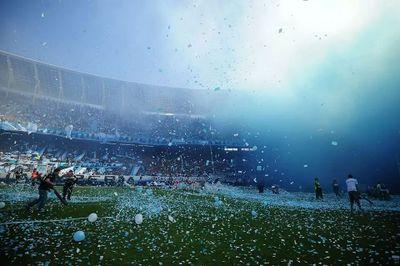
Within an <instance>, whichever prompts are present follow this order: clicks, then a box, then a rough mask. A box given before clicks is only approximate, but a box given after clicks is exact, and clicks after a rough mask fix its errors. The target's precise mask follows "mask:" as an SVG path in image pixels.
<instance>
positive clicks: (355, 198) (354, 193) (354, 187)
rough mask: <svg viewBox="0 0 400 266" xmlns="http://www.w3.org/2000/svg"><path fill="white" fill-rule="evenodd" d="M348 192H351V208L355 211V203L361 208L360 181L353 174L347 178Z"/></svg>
mask: <svg viewBox="0 0 400 266" xmlns="http://www.w3.org/2000/svg"><path fill="white" fill-rule="evenodd" d="M346 186H347V192H348V193H349V200H350V209H351V213H353V209H354V203H356V204H357V206H358V208H359V209H360V210H362V209H361V204H360V196H359V193H358V181H357V179H355V178H354V177H353V176H352V175H348V176H347V179H346Z"/></svg>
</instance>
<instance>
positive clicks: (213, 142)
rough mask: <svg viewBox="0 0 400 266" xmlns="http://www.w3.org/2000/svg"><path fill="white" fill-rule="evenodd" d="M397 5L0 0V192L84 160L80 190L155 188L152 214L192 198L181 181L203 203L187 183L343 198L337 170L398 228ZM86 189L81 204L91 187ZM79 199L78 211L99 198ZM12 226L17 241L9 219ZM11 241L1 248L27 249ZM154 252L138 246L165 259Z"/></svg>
mask: <svg viewBox="0 0 400 266" xmlns="http://www.w3.org/2000/svg"><path fill="white" fill-rule="evenodd" d="M399 10H400V2H399V1H395V0H386V1H372V0H365V1H361V0H360V1H344V0H343V1H342V0H339V1H314V0H303V1H275V0H268V1H206V0H204V1H173V0H167V1H126V0H121V1H94V0H93V1H89V0H88V1H79V2H75V1H62V0H59V1H47V0H41V1H29V2H28V1H21V0H16V1H1V2H0V133H1V134H0V163H1V165H0V179H1V180H4V182H5V183H4V186H5V187H4V188H3V189H4V190H3V191H4V195H3V196H1V197H0V200H1V201H4V202H6V204H7V205H6V206H10V207H9V208H11V209H12V208H13V207H12V204H14V203H15V204H17V205H18V204H21V202H22V200H21V199H25V198H27V197H28V196H26V195H30V194H29V193H31V194H32V191H31V190H29V189H31V188H29V189H27V188H26V186H25V182H22V181H21V182H19V180H23V179H24V178H22V177H23V176H26V180H28V179H29V178H28V176H30V175H31V173H32V171H33V169H37V170H38V172H40V173H41V174H42V175H43V176H47V175H49V174H51V173H54V170H55V169H57V168H60V169H61V174H60V176H62V177H63V179H62V180H57V182H55V183H54V184H56V185H63V186H64V187H65V186H66V184H67V186H68V182H69V181H68V180H69V177H70V176H68V173H69V172H68V171H70V170H71V171H72V175H73V176H75V177H76V180H75V183H71V184H72V185H71V186H70V187H71V192H72V187H74V186H75V184H76V185H77V188H78V190H77V191H78V192H77V193H78V196H79V197H84V193H86V191H88V192H87V193H88V195H89V196H90V197H92V199H89V200H93V202H102V201H103V200H104V201H105V202H112V204H111V205H112V206H113V208H114V207H115V206H117V207H116V208H120V209H122V210H124V211H120V212H119V213H118V217H120V215H121V217H122V216H123V217H124V219H126V220H129V219H131V218H132V217H131V216H130V215H131V214H132V213H131V212H132V210H135V212H136V211H137V210H138V208H139V207H140V206H139V205H137V202H136V201H135V200H133V199H135V197H138V199H140V200H142V201H143V202H146V204H147V205H146V204H145V207H143V208H144V209H145V210H144V211H143V215H144V219H145V220H146V218H148V217H147V216H146V215H148V216H149V217H152V215H154V213H156V214H157V215H162V214H165V213H163V210H164V211H165V210H166V209H169V211H170V210H171V209H172V210H173V207H176V206H175V205H174V204H177V205H179V203H178V202H175V203H171V202H170V201H168V200H166V198H168V197H169V196H170V195H175V194H169V193H177V195H179V196H177V197H178V198H179V197H181V196H182V195H183V196H182V197H183V198H184V199H187V200H188V203H185V204H188V205H189V207H188V208H189V209H190V206H191V205H190V204H192V203H191V200H192V199H191V198H190V197H191V196H190V195H192V194H190V193H192V189H193V191H195V192H193V193H195V194H196V193H199V194H200V195H202V197H203V196H204V197H205V198H204V199H203V198H202V199H201V200H199V201H196V200H194V203H193V204H195V205H196V204H199V205H201V206H203V205H202V204H205V202H207V196H210V195H212V196H213V197H214V196H215V197H216V198H215V200H214V203H212V204H211V205H212V206H213V207H217V209H218V208H219V207H221V206H225V205H224V204H225V203H227V202H228V201H229V200H233V202H235V200H243V201H244V202H245V203H244V205H243V206H248V205H246V204H248V202H251V204H253V203H254V202H257V203H260V202H261V203H263V204H267V203H268V204H272V205H273V206H274V208H275V207H276V206H278V207H282V206H283V207H284V206H291V207H293V206H294V207H296V208H297V207H301V208H305V209H312V210H315V209H317V210H320V209H324V210H325V209H329V210H331V209H335V210H337V209H339V210H340V211H343V210H342V209H345V208H348V204H347V201H346V200H347V198H346V200H344V198H340V200H338V199H337V198H335V197H333V194H332V195H329V194H328V197H327V198H325V199H324V200H323V201H320V198H319V192H321V193H322V191H319V189H320V188H321V189H322V190H323V191H324V194H325V193H328V192H331V190H332V186H333V184H334V183H335V182H333V180H336V181H337V182H338V184H339V186H340V189H341V190H345V188H347V190H348V189H349V187H348V184H347V183H346V178H347V177H348V175H352V176H354V177H355V178H356V179H357V180H358V183H359V184H360V185H359V186H357V189H356V190H357V192H359V193H360V195H364V194H365V195H368V197H367V196H365V197H364V196H360V199H363V197H364V198H365V199H377V200H378V202H375V205H374V206H372V205H371V206H372V207H371V206H369V209H368V208H367V209H368V210H370V211H371V212H373V213H374V212H375V213H374V215H377V216H379V212H388V213H389V214H387V215H386V216H385V215H383V216H384V217H385V219H387V220H385V222H386V225H388V226H389V227H390V228H391V231H390V233H392V234H394V235H396V238H398V235H399V226H398V221H399V217H398V211H399V208H400V200H399V198H398V196H396V195H395V196H393V195H391V196H392V197H389V195H390V194H396V193H399V192H400V119H399V114H400V89H399V86H400V77H399V75H398V69H399V68H400V63H399V62H400V49H399V48H398V43H399V41H400V27H398V26H397V25H400V11H399ZM314 178H318V179H314ZM14 181H15V182H14ZM14 183H16V186H15V187H16V188H17V190H18V191H17V192H18V193H17V192H16V190H15V189H16V188H14V186H13V184H14ZM20 183H24V185H21V184H20ZM33 183H34V182H33ZM33 183H32V186H33ZM97 186H102V188H97ZM104 186H105V187H107V189H108V187H110V188H109V189H110V190H102V189H104V188H103V187H104ZM133 186H135V187H136V189H134V191H133V192H132V191H128V188H129V189H132V187H133ZM142 186H143V188H144V189H145V191H151V192H149V194H146V193H147V192H144V193H143V191H142ZM88 187H89V188H88ZM114 187H120V188H117V190H115V191H116V192H114V190H113V189H115V188H114ZM137 187H140V191H137ZM149 187H154V191H155V192H154V193H155V194H153V190H151V189H150V188H149ZM264 187H265V188H267V189H268V193H270V192H272V193H273V194H274V196H272V197H271V195H268V194H267V195H266V194H263V193H266V192H264ZM0 189H1V188H0ZM118 189H121V190H118ZM171 189H176V190H177V191H179V192H175V190H173V191H174V192H171V191H170V190H171ZM386 189H387V193H386ZM42 190H43V189H42ZM253 190H254V191H253ZM381 190H382V191H383V192H382V191H381ZM39 191H40V187H39ZM66 191H67V190H66ZM110 191H112V192H110ZM182 191H183V192H182ZM188 191H189V192H188ZM199 191H200V192H199ZM279 191H283V192H284V194H283V195H282V194H281V195H276V197H275V193H276V192H279ZM350 191H351V190H349V191H348V192H350ZM389 191H390V193H389ZM310 192H315V193H316V198H317V199H316V200H314V196H312V197H310V196H309V195H311V194H310ZM16 193H17V194H16ZM21 193H22V194H21ZM79 193H80V194H79ZM91 193H93V194H91ZM113 193H117V195H122V196H121V198H119V196H115V197H113V196H112V195H114V194H113ZM118 193H120V194H118ZM130 193H133V194H130ZM179 193H183V194H179ZM187 193H189V194H190V195H189V194H187ZM256 193H257V194H256ZM285 193H286V194H285ZM290 193H293V194H290ZM382 193H383V194H382ZM254 194H256V195H254ZM350 194H351V193H350ZM350 194H349V197H350V201H352V196H351V195H350ZM16 195H18V197H17V196H16ZM20 195H24V196H20ZM46 195H47V192H46ZM110 195H111V196H110ZM144 195H145V196H144ZM188 195H189V196H188ZM196 195H197V194H196ZM103 196H104V198H103ZM131 196H132V197H131ZM192 196H193V195H192ZM279 196H280V197H279ZM41 197H42V196H41ZM46 197H47V196H46ZM65 197H66V196H65V195H64V200H65ZM79 197H78V198H75V199H74V197H72V200H71V201H70V202H71V203H70V204H75V203H77V204H78V203H79V202H81V201H82V202H84V199H83V198H79ZM107 197H111V198H112V199H111V201H110V199H109V198H107ZM146 197H147V198H146ZM151 197H156V201H154V202H157V203H154V204H155V205H157V206H155V205H154V204H153V203H151V201H152V199H153V198H151ZM163 197H165V198H163ZM187 197H189V198H187ZM220 197H221V198H223V197H225V198H223V201H221V199H220ZM116 198H117V199H116ZM228 198H229V200H227V199H228ZM389 198H390V199H391V201H390V202H384V201H382V202H381V200H383V199H385V200H388V199H389ZM153 200H154V199H153ZM157 200H159V201H157ZM225 200H226V202H225ZM335 200H338V201H337V202H336V201H335ZM0 203H1V202H0ZM114 203H115V204H114ZM353 203H354V202H353V201H352V205H351V206H353ZM43 204H44V203H43ZM79 204H80V203H79ZM107 204H108V203H107ZM232 204H233V205H234V203H232ZM0 205H1V204H0ZM228 205H229V204H227V206H228ZM40 206H41V205H40V204H39V209H42V208H41V207H40ZM50 206H54V205H50ZM172 206H173V207H172ZM240 206H241V205H240ZM42 207H43V206H42ZM186 207H187V206H186ZM264 207H265V206H264V205H262V207H260V208H261V209H257V211H255V212H256V215H254V213H251V215H252V217H253V218H254V219H255V218H257V217H258V214H259V213H263V210H264V209H262V208H264ZM65 208H70V207H65ZM82 208H83V209H82V210H80V211H79V213H78V212H77V213H74V215H72V216H71V217H75V216H76V217H77V218H79V217H80V218H82V217H81V216H82V214H84V215H86V212H87V209H86V208H90V206H89V207H87V206H86V205H85V206H84V207H82ZM96 208H98V207H95V210H94V211H95V212H97V213H102V211H101V210H100V209H96ZM163 208H164V209H163ZM176 208H178V209H179V211H178V210H177V212H178V213H179V212H180V215H181V214H182V213H181V212H182V211H183V209H184V208H183V207H182V206H180V207H176ZM245 208H247V207H240V208H239V209H240V210H239V209H235V210H233V209H232V210H229V211H232V212H233V213H234V212H236V211H237V212H239V213H240V212H241V211H242V210H243V209H245ZM257 208H258V207H257ZM102 210H103V209H102ZM112 210H114V209H112ZM224 210H225V209H224ZM274 210H275V209H274ZM53 211H54V210H53ZM103 211H104V212H103V213H102V215H103V217H105V216H107V217H108V216H110V215H109V214H107V213H108V212H111V213H113V212H112V211H110V210H105V209H104V210H103ZM185 211H186V210H185ZM218 211H220V209H218ZM276 211H277V212H278V213H280V209H279V208H278V209H276ZM351 211H352V212H353V209H351ZM67 212H68V210H67ZM204 212H205V213H208V210H207V211H206V210H205V209H204ZM271 212H272V211H271ZM60 213H62V212H60ZM60 213H58V212H57V211H55V212H54V213H50V216H52V215H56V216H57V215H61V216H62V214H60ZM121 213H122V214H121ZM113 214H114V213H113ZM13 215H15V216H13V217H14V218H15V219H14V218H13V219H14V220H18V221H19V220H21V219H25V218H26V217H25V216H23V215H22V216H21V214H20V213H18V212H17V213H15V214H13ZM141 215H142V214H141ZM157 215H156V216H157ZM168 215H172V216H173V211H172V214H171V213H168ZM187 215H192V214H190V213H189V214H187ZM211 215H214V213H212V214H211ZM224 215H228V214H227V213H224V214H223V215H222V219H224V218H223V217H224ZM229 215H230V214H229ZM280 215H281V213H280V214H279V215H277V216H275V217H279V216H280ZM293 215H297V214H293ZM327 215H328V216H329V215H332V214H331V213H328V214H327ZM346 215H347V214H346ZM50 216H49V217H50ZM57 217H58V216H57ZM96 217H97V216H96ZM127 217H128V218H127ZM129 217H130V218H129ZM304 217H305V218H304V219H308V217H309V216H308V214H306V215H305V216H304ZM343 217H347V216H342V218H343ZM0 218H1V219H2V220H1V222H2V223H3V224H5V225H6V224H7V223H14V222H15V221H11V220H7V219H6V217H5V216H4V217H3V216H0ZM3 218H4V219H3ZM80 218H79V219H80ZM136 218H137V217H136V216H135V221H136ZM142 218H143V217H142ZM225 218H226V216H225ZM104 219H105V218H104ZM107 219H108V218H107ZM168 219H169V221H171V219H170V218H169V216H168ZM173 219H174V218H173ZM334 219H339V218H337V217H336V218H334ZM363 219H366V218H365V217H362V218H360V221H358V222H362V220H363ZM28 220H29V219H28ZM44 220H46V219H44ZM139 220H140V219H139ZM200 220H201V219H200ZM278 220H279V219H278V218H276V221H278ZM339 220H340V219H339ZM339 220H338V221H339ZM196 221H197V220H196ZM197 222H198V221H197ZM139 224H140V223H139ZM261 224H262V223H261ZM1 226H3V225H1ZM152 226H154V224H152ZM197 226H199V224H197ZM221 226H222V225H221ZM237 226H244V225H243V224H242V223H241V222H237ZM257 226H258V225H257ZM257 226H256V227H257ZM321 226H322V227H323V226H324V225H321ZM85 228H86V227H85ZM221 228H223V226H222V227H221ZM272 228H276V227H272ZM0 229H1V228H0ZM258 229H259V230H261V231H262V229H261V228H258ZM258 229H257V230H258ZM270 229H271V228H269V229H268V230H270ZM32 230H33V229H32ZM121 230H122V229H121ZM124 230H125V229H124ZM193 230H194V232H196V230H197V229H196V227H195V226H194V227H193ZM268 230H267V231H268ZM150 231H151V230H150ZM0 232H2V230H0ZM6 232H8V235H7V236H8V238H7V239H8V240H9V242H7V243H8V244H7V245H5V247H6V248H5V250H11V248H12V247H13V239H14V238H13V236H14V235H13V234H12V233H10V232H11V231H10V230H8V231H6ZM152 232H153V231H152ZM36 233H37V232H36ZM364 236H365V235H362V237H364ZM74 238H75V237H74ZM382 238H383V235H379V236H378V235H377V237H376V239H375V240H377V239H378V240H379V239H382ZM203 240H204V239H203ZM203 240H201V241H203ZM364 240H365V241H367V242H368V241H373V240H371V239H369V240H366V239H364ZM392 240H393V241H395V240H396V239H395V238H393V239H392ZM290 241H292V240H290ZM78 242H80V241H78ZM322 242H324V241H322ZM378 242H379V241H378ZM305 245H307V244H305ZM219 248H220V249H222V250H226V249H224V248H223V247H219ZM363 249H365V247H364V248H363ZM393 249H394V250H390V251H389V250H386V249H385V248H384V247H383V246H382V250H381V251H380V252H385V251H387V252H390V254H391V255H394V256H397V255H398V254H399V246H398V244H396V245H395V246H394V248H393ZM281 251H282V252H283V254H285V252H286V251H287V250H285V249H284V248H282V250H281ZM7 252H8V251H7ZM7 252H6V253H2V254H0V255H1V256H4V257H6V258H8V259H7V261H9V262H21V261H18V259H16V256H15V257H13V256H11V255H10V254H11V253H7ZM38 252H39V253H41V251H38ZM118 252H119V251H118ZM165 252H167V251H165ZM168 252H169V251H168ZM293 252H294V251H293ZM144 253H145V254H146V256H144V255H143V260H142V261H141V263H143V264H151V263H155V261H153V260H152V259H149V257H148V256H147V255H148V253H146V252H144ZM228 253H229V252H228ZM261 253H262V252H261ZM261 253H260V254H261ZM278 253H279V252H278ZM300 253H301V252H300ZM378 253H379V252H378ZM205 254H206V253H205ZM260 254H258V255H260ZM203 255H204V254H203ZM214 255H215V254H214ZM270 255H271V254H268V255H266V254H261V255H260V258H259V259H256V260H255V261H252V263H256V262H261V261H263V260H264V259H265V258H270ZM342 255H343V254H342ZM185 256H186V255H185ZM185 256H183V257H184V258H186V257H185ZM241 256H242V257H241V258H244V257H246V256H247V255H244V254H241ZM299 256H300V255H299ZM183 257H182V258H183ZM194 257H196V256H194ZM211 257H212V258H214V259H215V256H211ZM227 257H229V258H227V261H229V259H230V255H229V256H228V255H227ZM274 257H275V256H274ZM300 257H301V258H302V261H303V262H307V263H313V262H316V261H315V257H312V258H311V257H307V256H304V257H303V256H300ZM339 257H340V256H339ZM196 258H197V260H195V261H196V262H197V263H200V264H202V263H203V264H204V263H205V264H207V263H211V261H207V260H203V259H202V258H199V257H196ZM277 258H278V259H281V258H283V257H282V254H281V255H280V256H277ZM293 258H294V257H293ZM293 258H292V259H291V260H293ZM332 258H334V256H331V257H330V258H328V259H327V261H326V263H328V264H331V263H333V262H332ZM340 258H341V259H342V260H343V261H344V262H345V261H346V262H349V263H354V262H355V261H352V260H351V259H350V256H348V255H343V256H341V257H340ZM371 258H372V259H373V262H374V263H375V262H377V261H380V262H381V263H384V262H388V261H392V260H397V257H395V258H392V257H385V258H383V257H382V256H381V255H380V256H377V257H371ZM96 259H97V257H96ZM190 259H192V257H190ZM214 259H213V260H212V263H215V262H216V260H214ZM380 259H382V260H380ZM130 260H131V258H125V259H123V260H122V261H123V262H127V261H130ZM60 261H61V262H65V261H64V260H63V259H62V258H61V259H60ZM60 261H58V263H60ZM88 261H90V262H93V261H95V260H93V258H88ZM182 261H183V260H182ZM267 261H268V260H267ZM297 261H298V262H299V263H300V261H299V260H297ZM24 262H25V263H28V262H37V261H35V260H32V261H29V260H27V261H24ZM109 262H110V263H117V262H116V261H114V260H112V261H109ZM192 262H193V261H192ZM264 262H265V261H264ZM275 262H277V261H275ZM279 262H282V261H281V260H279ZM358 262H359V263H360V262H361V263H365V262H371V261H370V258H368V260H366V261H358ZM166 263H167V264H168V263H172V264H174V263H178V261H168V262H166ZM237 263H239V262H237V261H236V263H234V264H237ZM285 263H287V261H285Z"/></svg>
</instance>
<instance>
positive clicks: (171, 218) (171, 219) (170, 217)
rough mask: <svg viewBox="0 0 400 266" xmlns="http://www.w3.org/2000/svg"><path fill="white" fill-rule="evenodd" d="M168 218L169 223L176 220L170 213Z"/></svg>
mask: <svg viewBox="0 0 400 266" xmlns="http://www.w3.org/2000/svg"><path fill="white" fill-rule="evenodd" d="M168 220H169V221H170V222H171V223H175V222H176V221H175V219H174V217H172V216H171V215H168Z"/></svg>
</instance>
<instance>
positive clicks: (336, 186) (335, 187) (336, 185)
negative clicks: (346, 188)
mask: <svg viewBox="0 0 400 266" xmlns="http://www.w3.org/2000/svg"><path fill="white" fill-rule="evenodd" d="M332 189H333V193H335V195H336V197H339V198H341V196H340V192H339V190H340V189H339V183H338V182H337V180H336V179H334V180H333V182H332Z"/></svg>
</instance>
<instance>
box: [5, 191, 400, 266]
mask: <svg viewBox="0 0 400 266" xmlns="http://www.w3.org/2000/svg"><path fill="white" fill-rule="evenodd" d="M59 191H61V188H59ZM0 193H1V197H2V198H0V199H1V200H2V201H5V203H6V206H5V208H3V209H1V210H0V213H1V216H0V222H1V226H0V236H1V253H0V256H1V257H0V260H1V262H2V265H21V264H35V265H36V264H44V265H47V264H49V265H69V264H71V265H76V264H81V265H82V264H84V265H99V264H104V265H126V264H134V265H180V264H184V265H187V264H196V265H216V264H221V265H222V264H224V265H238V264H245V265H259V264H261V265H267V264H271V265H276V264H284V265H288V264H314V263H315V264H319V263H321V264H336V265H343V264H347V263H359V264H368V263H373V264H379V263H382V264H385V263H393V258H392V256H393V255H398V254H399V253H400V246H399V242H400V241H399V238H400V229H399V225H400V213H399V212H382V211H370V212H366V213H364V214H355V215H350V214H349V212H348V211H345V210H311V209H303V208H294V207H290V206H287V207H285V206H280V207H279V206H271V205H268V204H264V203H263V202H258V201H252V200H243V199H237V198H234V197H229V196H223V195H216V194H213V193H202V192H198V191H188V190H167V189H151V190H150V189H143V190H141V189H132V188H128V187H126V188H104V187H77V188H75V191H74V193H73V200H72V202H70V204H69V205H68V206H62V205H61V203H60V202H58V200H57V199H56V198H55V197H54V196H53V197H52V198H51V199H50V200H49V202H48V204H47V205H46V212H45V213H40V214H39V213H36V212H33V213H27V212H26V211H25V210H24V204H25V203H26V202H27V200H29V199H30V198H32V197H35V196H36V195H35V193H36V191H35V190H33V189H31V188H27V187H17V188H16V187H9V186H3V187H2V188H1V189H0ZM10 195H11V196H13V197H10ZM215 197H218V198H215ZM219 200H220V201H221V202H222V204H221V205H220V206H218V205H216V204H215V202H216V201H219ZM252 211H253V213H252ZM93 212H95V213H97V215H98V217H99V218H98V220H97V221H96V222H94V223H90V222H88V220H87V219H86V217H87V216H88V215H89V214H90V213H93ZM138 213H141V214H143V223H142V224H140V225H137V224H135V221H134V217H135V215H136V214H138ZM78 230H82V231H84V232H85V236H86V238H85V239H84V240H83V241H81V242H75V241H74V240H73V233H74V232H76V231H78Z"/></svg>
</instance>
